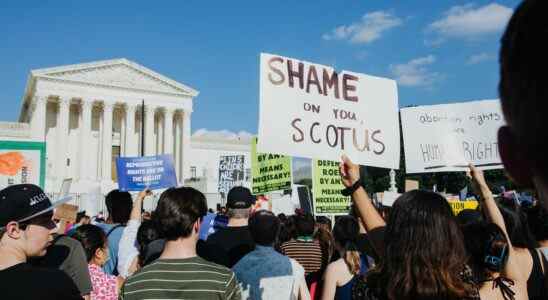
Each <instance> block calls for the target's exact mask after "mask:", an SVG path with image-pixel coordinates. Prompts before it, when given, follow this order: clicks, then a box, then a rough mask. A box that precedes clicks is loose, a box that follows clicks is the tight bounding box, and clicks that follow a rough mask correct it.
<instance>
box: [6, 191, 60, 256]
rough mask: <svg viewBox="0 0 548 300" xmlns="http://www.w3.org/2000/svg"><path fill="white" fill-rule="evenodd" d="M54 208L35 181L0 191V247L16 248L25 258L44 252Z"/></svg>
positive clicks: (50, 237)
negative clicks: (34, 183) (33, 183)
mask: <svg viewBox="0 0 548 300" xmlns="http://www.w3.org/2000/svg"><path fill="white" fill-rule="evenodd" d="M53 209H54V206H53V205H52V204H51V201H50V200H49V198H48V197H47V196H46V194H45V193H44V191H42V189H41V188H40V187H38V186H36V185H32V184H17V185H12V186H9V187H7V188H5V189H3V190H2V191H0V249H2V248H11V249H12V250H11V251H12V252H14V251H13V250H14V249H17V250H16V251H18V252H20V253H21V254H22V255H24V256H25V258H30V257H37V256H44V255H45V254H46V248H47V247H48V244H49V243H50V241H51V239H52V234H53V233H54V231H55V230H56V225H55V223H54V222H53V220H52V217H53ZM2 255H4V254H2Z"/></svg>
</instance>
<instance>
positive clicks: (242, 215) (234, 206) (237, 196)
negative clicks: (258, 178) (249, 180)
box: [226, 186, 255, 219]
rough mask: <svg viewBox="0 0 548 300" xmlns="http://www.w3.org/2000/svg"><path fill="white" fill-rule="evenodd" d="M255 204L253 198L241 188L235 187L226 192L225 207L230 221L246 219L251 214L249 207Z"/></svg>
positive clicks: (246, 190) (247, 190)
mask: <svg viewBox="0 0 548 300" xmlns="http://www.w3.org/2000/svg"><path fill="white" fill-rule="evenodd" d="M253 203H255V196H253V195H252V194H251V191H250V190H249V189H248V188H246V187H243V186H235V187H233V188H232V189H230V191H229V192H228V195H227V197H226V207H227V208H228V217H229V218H231V219H248V218H249V214H250V212H251V205H253Z"/></svg>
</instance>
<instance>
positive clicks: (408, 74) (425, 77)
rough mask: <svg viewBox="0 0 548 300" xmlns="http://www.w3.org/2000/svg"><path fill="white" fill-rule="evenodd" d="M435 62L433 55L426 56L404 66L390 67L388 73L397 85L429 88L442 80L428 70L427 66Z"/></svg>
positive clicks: (439, 76) (438, 75) (437, 74)
mask: <svg viewBox="0 0 548 300" xmlns="http://www.w3.org/2000/svg"><path fill="white" fill-rule="evenodd" d="M435 61H436V57H435V56H434V55H428V56H425V57H419V58H415V59H412V60H410V61H409V62H407V63H404V64H395V65H390V71H391V72H392V74H393V75H394V76H395V78H396V81H398V84H399V85H402V86H425V87H431V86H432V85H433V84H434V83H435V82H436V81H438V80H440V79H441V78H442V76H441V75H440V74H439V73H436V72H431V71H430V70H429V69H428V66H429V65H431V64H433V63H434V62H435Z"/></svg>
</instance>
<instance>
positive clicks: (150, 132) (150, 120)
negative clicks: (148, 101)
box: [144, 105, 156, 155]
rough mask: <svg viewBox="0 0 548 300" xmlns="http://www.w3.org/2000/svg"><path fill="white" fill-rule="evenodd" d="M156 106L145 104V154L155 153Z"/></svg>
mask: <svg viewBox="0 0 548 300" xmlns="http://www.w3.org/2000/svg"><path fill="white" fill-rule="evenodd" d="M155 112H156V107H154V106H151V105H145V141H144V142H145V155H154V154H155V153H154V150H155V147H154V145H155V144H156V141H155V140H154V113H155Z"/></svg>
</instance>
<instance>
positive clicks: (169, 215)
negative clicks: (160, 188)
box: [152, 187, 207, 241]
mask: <svg viewBox="0 0 548 300" xmlns="http://www.w3.org/2000/svg"><path fill="white" fill-rule="evenodd" d="M206 213H207V204H206V199H205V196H204V194H202V193H201V192H199V191H198V190H196V189H193V188H190V187H178V188H170V189H168V190H166V191H164V192H163V193H162V195H160V199H159V200H158V206H157V207H156V210H155V211H154V214H153V217H152V219H153V220H154V222H156V228H157V229H158V230H159V231H160V233H161V235H162V237H164V238H165V239H166V240H168V241H175V240H178V239H186V238H193V239H195V240H196V241H198V233H199V232H200V223H201V222H202V218H203V217H204V216H205V215H206Z"/></svg>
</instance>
